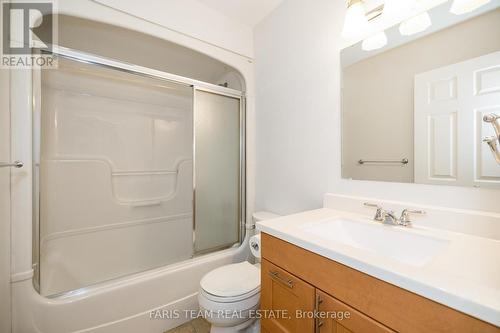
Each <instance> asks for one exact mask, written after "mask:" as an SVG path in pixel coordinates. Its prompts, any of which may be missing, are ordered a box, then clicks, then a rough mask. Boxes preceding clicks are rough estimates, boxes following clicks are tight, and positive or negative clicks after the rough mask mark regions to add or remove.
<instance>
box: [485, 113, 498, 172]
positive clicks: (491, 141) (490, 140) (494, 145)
mask: <svg viewBox="0 0 500 333" xmlns="http://www.w3.org/2000/svg"><path fill="white" fill-rule="evenodd" d="M499 120H500V116H499V115H497V114H494V113H492V114H488V115H486V116H484V117H483V121H484V122H485V123H490V124H491V125H492V126H493V129H494V131H495V135H494V136H488V137H486V138H484V140H483V141H484V142H485V143H486V144H487V145H488V146H489V147H490V149H491V152H492V154H493V157H494V158H495V160H496V161H497V163H498V164H500V147H499V146H500V122H499Z"/></svg>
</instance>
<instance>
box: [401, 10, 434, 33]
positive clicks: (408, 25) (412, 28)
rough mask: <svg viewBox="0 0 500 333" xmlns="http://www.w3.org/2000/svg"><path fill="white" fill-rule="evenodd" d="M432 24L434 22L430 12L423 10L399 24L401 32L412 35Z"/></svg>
mask: <svg viewBox="0 0 500 333" xmlns="http://www.w3.org/2000/svg"><path fill="white" fill-rule="evenodd" d="M431 24H432V22H431V17H430V15H429V13H428V12H423V13H420V14H418V15H417V16H414V17H410V18H409V19H407V20H405V21H403V22H401V24H400V25H399V32H400V33H401V35H403V36H410V35H414V34H418V33H419V32H422V31H425V30H427V28H429V27H430V26H431Z"/></svg>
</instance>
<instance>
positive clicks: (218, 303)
mask: <svg viewBox="0 0 500 333" xmlns="http://www.w3.org/2000/svg"><path fill="white" fill-rule="evenodd" d="M276 217H278V215H276V214H273V213H268V212H260V213H255V214H254V215H253V221H254V222H257V221H263V220H268V219H272V218H276ZM256 261H257V262H259V261H260V260H259V259H258V258H256ZM198 303H199V305H200V311H201V313H202V315H203V317H204V318H205V319H206V320H207V321H208V322H209V323H210V324H211V325H212V326H211V329H210V332H211V333H259V331H260V327H259V326H260V323H259V321H258V320H256V319H255V318H254V317H255V316H253V317H252V318H251V314H252V312H253V314H254V315H255V311H256V310H257V309H259V305H260V263H256V264H251V263H249V262H248V261H244V262H240V263H237V264H231V265H226V266H222V267H219V268H216V269H214V270H213V271H211V272H209V273H207V274H206V275H205V276H204V277H203V278H202V279H201V282H200V290H199V293H198Z"/></svg>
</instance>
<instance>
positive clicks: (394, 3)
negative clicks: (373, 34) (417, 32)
mask: <svg viewBox="0 0 500 333" xmlns="http://www.w3.org/2000/svg"><path fill="white" fill-rule="evenodd" d="M415 6H416V2H415V0H385V3H384V11H383V13H382V17H383V20H384V21H388V22H390V21H396V20H398V19H400V18H401V17H408V15H409V14H410V12H411V11H412V10H413V9H414V8H415Z"/></svg>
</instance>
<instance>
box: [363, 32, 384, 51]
mask: <svg viewBox="0 0 500 333" xmlns="http://www.w3.org/2000/svg"><path fill="white" fill-rule="evenodd" d="M386 45H387V35H386V34H385V32H383V31H381V32H379V33H376V34H375V35H373V36H371V37H368V38H367V39H365V40H364V41H363V43H362V44H361V48H362V49H363V50H364V51H373V50H377V49H380V48H383V47H384V46H386Z"/></svg>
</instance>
